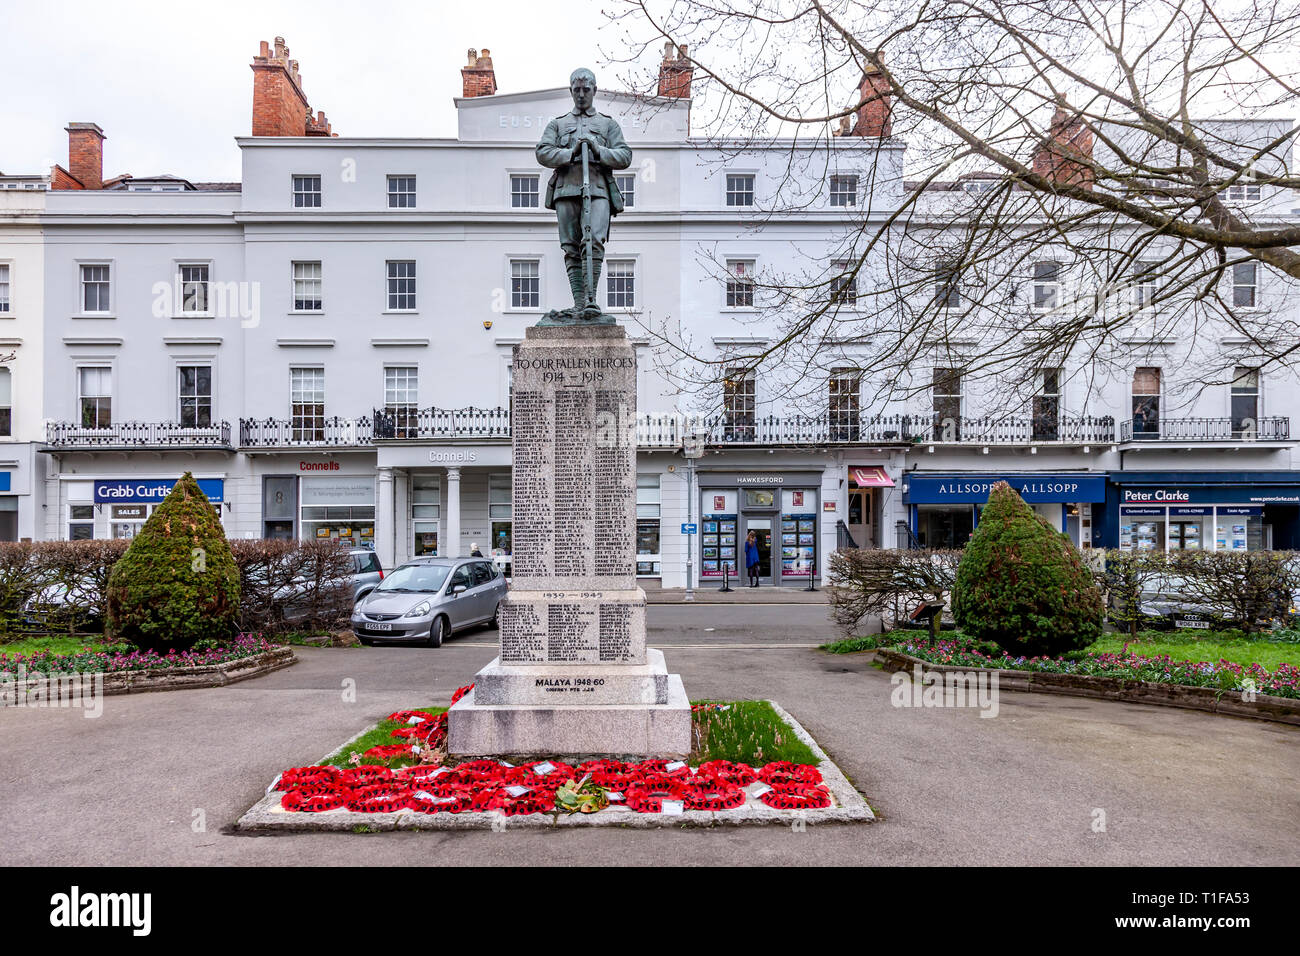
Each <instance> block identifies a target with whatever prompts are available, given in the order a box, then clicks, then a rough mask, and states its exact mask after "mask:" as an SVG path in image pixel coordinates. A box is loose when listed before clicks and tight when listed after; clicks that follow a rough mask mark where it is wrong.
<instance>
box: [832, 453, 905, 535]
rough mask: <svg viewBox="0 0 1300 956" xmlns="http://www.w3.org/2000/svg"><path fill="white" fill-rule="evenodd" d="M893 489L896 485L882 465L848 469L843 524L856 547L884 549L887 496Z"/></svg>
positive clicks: (852, 466)
mask: <svg viewBox="0 0 1300 956" xmlns="http://www.w3.org/2000/svg"><path fill="white" fill-rule="evenodd" d="M893 487H894V481H893V479H892V478H890V477H889V475H888V473H887V472H886V471H885V468H884V466H883V465H851V466H850V467H849V481H848V495H847V497H848V502H847V508H846V509H845V513H844V524H845V527H846V528H847V529H848V533H849V537H850V538H851V539H852V542H853V545H854V546H855V547H859V548H879V547H880V546H881V543H882V542H881V527H882V526H883V524H884V522H883V521H882V518H881V514H882V510H883V509H882V503H883V497H884V492H885V490H886V489H892V488H893Z"/></svg>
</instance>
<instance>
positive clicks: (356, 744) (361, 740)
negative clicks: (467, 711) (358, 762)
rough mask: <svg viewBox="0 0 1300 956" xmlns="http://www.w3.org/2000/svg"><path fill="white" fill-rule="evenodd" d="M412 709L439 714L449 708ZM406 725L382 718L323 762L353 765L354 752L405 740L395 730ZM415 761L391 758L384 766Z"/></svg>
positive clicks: (340, 765)
mask: <svg viewBox="0 0 1300 956" xmlns="http://www.w3.org/2000/svg"><path fill="white" fill-rule="evenodd" d="M410 709H411V710H423V711H425V712H427V713H430V714H434V715H437V714H441V713H442V712H443V711H445V710H446V709H447V708H446V707H412V708H410ZM406 726H408V725H407V724H404V723H401V724H399V723H398V722H397V721H395V720H381V721H380V722H379V723H378V724H376V725H375V726H374V727H371V728H370V729H369V730H367V731H366V732H365V733H364V734H362V735H361V736H360V737H358V738H357V739H356V740H354V741H352V742H351V743H350V744H346V745H344V746H342V747H340V748H339V749H338V750H336V751H334V753H332V754H330V755H329V756H328V757H326V758H325V759H324V760H322V761H321V763H322V764H328V765H331V766H335V767H349V766H351V764H349V763H348V758H349V757H351V756H352V754H353V753H359V754H363V753H365V752H366V751H367V750H369V749H370V748H371V747H380V746H384V745H387V744H400V743H402V742H403V741H401V740H399V739H398V738H396V737H394V736H393V731H394V730H396V729H397V728H399V727H406ZM362 762H363V763H372V762H378V761H371V760H369V759H368V758H367V759H365V760H363V761H362ZM414 762H415V761H413V760H410V759H406V760H390V761H387V762H385V763H384V766H386V767H405V766H406V765H407V764H411V763H414Z"/></svg>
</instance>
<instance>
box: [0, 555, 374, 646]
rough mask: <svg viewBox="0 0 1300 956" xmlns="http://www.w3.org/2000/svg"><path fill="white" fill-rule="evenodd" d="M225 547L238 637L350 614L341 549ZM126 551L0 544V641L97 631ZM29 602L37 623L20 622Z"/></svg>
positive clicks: (348, 568) (329, 623) (348, 565)
mask: <svg viewBox="0 0 1300 956" xmlns="http://www.w3.org/2000/svg"><path fill="white" fill-rule="evenodd" d="M228 543H229V546H230V551H231V555H232V557H233V559H234V562H235V567H236V568H237V570H238V573H239V582H240V584H239V616H238V622H239V629H240V630H241V631H244V632H248V633H262V634H268V635H269V634H280V633H284V632H287V631H324V630H336V629H341V628H345V627H346V626H347V620H348V617H349V615H350V614H351V611H352V562H351V559H350V558H349V557H348V553H347V548H345V547H340V546H339V545H338V544H337V543H334V542H326V541H315V540H308V541H272V540H260V539H235V540H233V541H230V542H228ZM129 544H130V542H129V541H125V540H95V541H43V542H39V543H36V544H32V543H21V542H0V633H3V632H11V633H13V632H22V631H42V632H43V631H55V632H59V631H61V632H66V633H84V632H87V631H98V630H101V629H102V628H103V626H104V621H105V619H106V617H107V615H108V607H107V603H108V598H107V584H108V577H109V573H110V572H111V571H112V569H113V566H114V564H116V563H117V561H118V559H119V558H121V557H122V555H123V554H124V553H125V552H126V549H127V545H129ZM277 592H278V593H277ZM286 595H287V597H286ZM34 597H35V598H37V600H38V603H40V605H41V606H40V608H38V609H36V610H38V611H39V612H40V615H41V618H42V620H41V621H40V622H27V621H25V620H24V618H25V617H26V616H27V615H26V614H24V612H23V605H24V604H25V603H26V602H27V601H28V600H29V599H32V598H34ZM65 597H66V599H65ZM42 598H45V600H41V599H42ZM286 612H288V613H287V615H286Z"/></svg>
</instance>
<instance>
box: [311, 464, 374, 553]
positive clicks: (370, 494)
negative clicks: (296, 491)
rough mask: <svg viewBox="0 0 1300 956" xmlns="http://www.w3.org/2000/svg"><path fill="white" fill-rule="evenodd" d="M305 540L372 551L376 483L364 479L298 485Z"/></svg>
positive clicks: (317, 480)
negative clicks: (329, 540) (335, 541)
mask: <svg viewBox="0 0 1300 956" xmlns="http://www.w3.org/2000/svg"><path fill="white" fill-rule="evenodd" d="M300 497H301V500H302V514H301V518H300V520H299V523H298V525H299V529H300V531H299V533H300V534H301V535H302V536H303V537H304V538H316V539H318V540H325V539H334V540H337V541H338V542H339V543H340V544H344V545H347V546H349V547H357V546H360V547H373V546H374V539H375V480H374V478H366V477H360V476H358V477H338V478H334V477H330V478H326V477H319V476H315V475H312V476H310V477H304V478H303V479H302V481H301V483H300Z"/></svg>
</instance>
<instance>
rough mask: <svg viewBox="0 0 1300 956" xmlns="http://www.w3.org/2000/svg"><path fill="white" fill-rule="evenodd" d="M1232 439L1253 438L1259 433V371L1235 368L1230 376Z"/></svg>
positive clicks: (1242, 367) (1241, 367)
mask: <svg viewBox="0 0 1300 956" xmlns="http://www.w3.org/2000/svg"><path fill="white" fill-rule="evenodd" d="M1231 402H1232V437H1233V438H1254V437H1255V436H1256V435H1257V433H1258V431H1259V369H1257V368H1246V367H1245V366H1240V365H1239V366H1237V368H1236V369H1234V370H1233V374H1232V395H1231Z"/></svg>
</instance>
